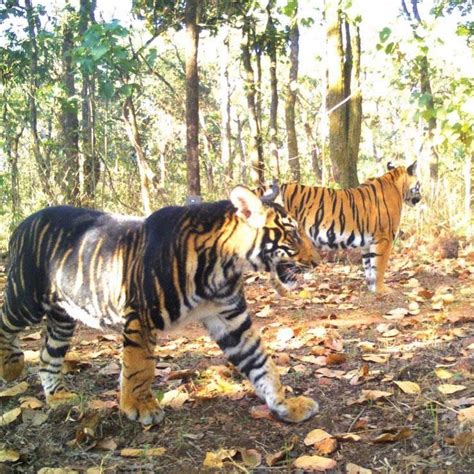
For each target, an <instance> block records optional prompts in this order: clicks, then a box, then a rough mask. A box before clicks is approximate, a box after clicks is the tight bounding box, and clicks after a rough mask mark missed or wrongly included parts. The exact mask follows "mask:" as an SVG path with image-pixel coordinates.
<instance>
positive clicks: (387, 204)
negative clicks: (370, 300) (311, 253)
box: [257, 162, 421, 293]
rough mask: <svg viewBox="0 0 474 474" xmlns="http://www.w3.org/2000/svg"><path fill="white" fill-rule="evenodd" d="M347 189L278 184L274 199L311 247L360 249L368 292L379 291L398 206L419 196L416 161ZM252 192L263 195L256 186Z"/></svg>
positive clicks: (415, 201)
mask: <svg viewBox="0 0 474 474" xmlns="http://www.w3.org/2000/svg"><path fill="white" fill-rule="evenodd" d="M388 170H389V171H388V172H387V173H385V174H384V175H383V176H380V177H378V178H372V179H369V180H368V181H367V182H365V183H363V184H362V185H360V186H358V187H357V188H352V189H339V190H336V189H330V188H324V187H316V186H304V185H302V184H298V183H286V184H282V185H281V189H280V197H279V199H280V200H281V201H280V202H281V203H282V204H283V206H284V207H285V209H286V210H287V211H288V212H289V213H290V214H291V215H292V216H293V217H294V218H295V219H296V220H297V221H298V224H299V226H300V228H301V230H302V232H303V231H304V232H305V233H306V234H307V236H308V237H309V238H310V239H311V241H312V242H313V245H314V246H315V247H316V248H329V249H348V248H357V247H361V248H362V251H363V254H362V261H363V266H364V271H365V277H366V282H367V285H368V288H369V291H372V292H377V293H380V292H382V291H383V289H384V285H383V283H384V274H385V270H386V268H387V263H388V258H389V255H390V252H391V250H392V246H393V241H394V239H395V236H396V234H397V231H398V227H399V225H400V219H401V213H402V205H403V203H404V202H405V203H407V204H409V205H415V204H416V203H418V202H419V201H420V199H421V194H420V183H419V181H417V179H416V176H415V172H416V162H414V163H413V164H411V165H410V166H408V167H407V168H406V167H404V166H400V167H397V168H395V167H394V166H392V165H391V163H389V164H388ZM257 194H259V195H264V194H265V190H264V189H260V190H258V191H257Z"/></svg>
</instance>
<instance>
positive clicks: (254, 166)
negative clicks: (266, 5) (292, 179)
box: [241, 26, 265, 186]
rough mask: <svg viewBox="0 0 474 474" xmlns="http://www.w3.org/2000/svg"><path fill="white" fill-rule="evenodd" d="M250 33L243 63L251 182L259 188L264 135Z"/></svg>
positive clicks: (243, 45)
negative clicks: (259, 113) (259, 111)
mask: <svg viewBox="0 0 474 474" xmlns="http://www.w3.org/2000/svg"><path fill="white" fill-rule="evenodd" d="M249 36H250V31H249V27H248V26H246V27H245V28H244V29H243V34H242V43H241V51H242V63H243V66H244V70H245V94H246V96H247V106H248V109H249V125H250V135H251V136H250V181H251V184H252V186H259V185H262V184H263V183H264V180H265V172H264V171H265V169H264V161H263V149H262V134H261V130H260V125H259V120H258V113H257V104H256V91H255V80H254V73H253V68H252V61H251V56H250V44H249V42H250V38H249Z"/></svg>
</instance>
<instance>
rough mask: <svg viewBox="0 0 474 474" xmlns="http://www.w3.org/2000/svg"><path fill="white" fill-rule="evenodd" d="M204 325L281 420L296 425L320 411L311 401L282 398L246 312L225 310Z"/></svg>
mask: <svg viewBox="0 0 474 474" xmlns="http://www.w3.org/2000/svg"><path fill="white" fill-rule="evenodd" d="M224 314H225V315H224ZM205 325H206V327H207V329H208V331H209V333H210V334H211V336H212V337H213V338H214V340H215V341H216V342H217V343H218V344H219V346H220V348H221V349H222V350H223V351H224V353H225V354H226V356H227V357H228V359H229V360H230V362H232V363H233V364H234V365H235V366H237V367H238V368H239V370H240V371H241V372H242V373H244V374H245V375H246V376H247V377H248V378H249V380H250V382H251V383H252V385H253V386H254V387H255V391H256V393H257V395H258V396H259V397H260V398H261V399H262V400H264V401H265V402H266V403H267V405H268V407H269V408H270V410H271V411H272V413H273V414H274V415H275V416H277V417H278V418H279V419H280V420H282V421H286V422H289V423H299V422H302V421H305V420H307V419H309V418H311V417H312V416H313V415H314V414H315V413H316V412H317V411H318V410H319V406H318V403H317V402H316V401H314V400H313V399H311V398H308V397H304V396H298V397H293V398H286V397H285V389H284V387H283V386H282V384H281V382H280V375H279V374H278V370H277V368H276V365H275V363H274V362H273V360H272V358H271V357H270V356H269V355H268V354H266V353H265V350H264V348H263V344H262V341H261V339H260V337H259V336H258V335H256V334H255V332H254V331H253V329H252V326H251V321H250V317H249V316H248V314H247V313H246V311H243V312H238V311H236V310H235V309H234V310H233V311H232V310H227V311H226V312H225V313H223V314H222V315H221V316H217V317H209V318H207V319H206V320H205Z"/></svg>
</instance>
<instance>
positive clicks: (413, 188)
mask: <svg viewBox="0 0 474 474" xmlns="http://www.w3.org/2000/svg"><path fill="white" fill-rule="evenodd" d="M387 168H388V170H389V171H392V170H395V169H397V168H396V167H395V166H394V165H393V164H392V163H391V162H388V163H387ZM398 169H400V170H402V171H404V172H405V173H404V174H405V176H404V178H405V183H404V186H403V189H404V193H403V200H404V201H405V202H406V203H407V204H408V205H410V206H414V205H415V204H418V203H419V202H420V201H421V192H420V189H421V185H420V182H419V181H418V179H417V177H416V161H414V162H413V163H412V164H411V165H410V166H408V167H407V168H404V167H400V168H398Z"/></svg>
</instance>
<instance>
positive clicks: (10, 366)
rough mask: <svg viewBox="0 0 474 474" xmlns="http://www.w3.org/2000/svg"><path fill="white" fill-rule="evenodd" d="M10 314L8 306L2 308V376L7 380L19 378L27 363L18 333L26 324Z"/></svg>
mask: <svg viewBox="0 0 474 474" xmlns="http://www.w3.org/2000/svg"><path fill="white" fill-rule="evenodd" d="M18 324H19V320H17V319H16V318H15V317H14V316H13V315H10V314H9V313H8V312H7V311H6V308H4V310H3V311H2V310H0V378H3V379H4V380H6V381H7V382H11V381H12V380H15V379H17V378H18V377H19V376H20V374H21V372H22V371H23V367H24V365H25V357H24V355H23V352H22V350H21V349H20V341H19V340H18V333H19V332H20V331H21V330H22V329H23V327H24V326H19V325H18Z"/></svg>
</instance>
